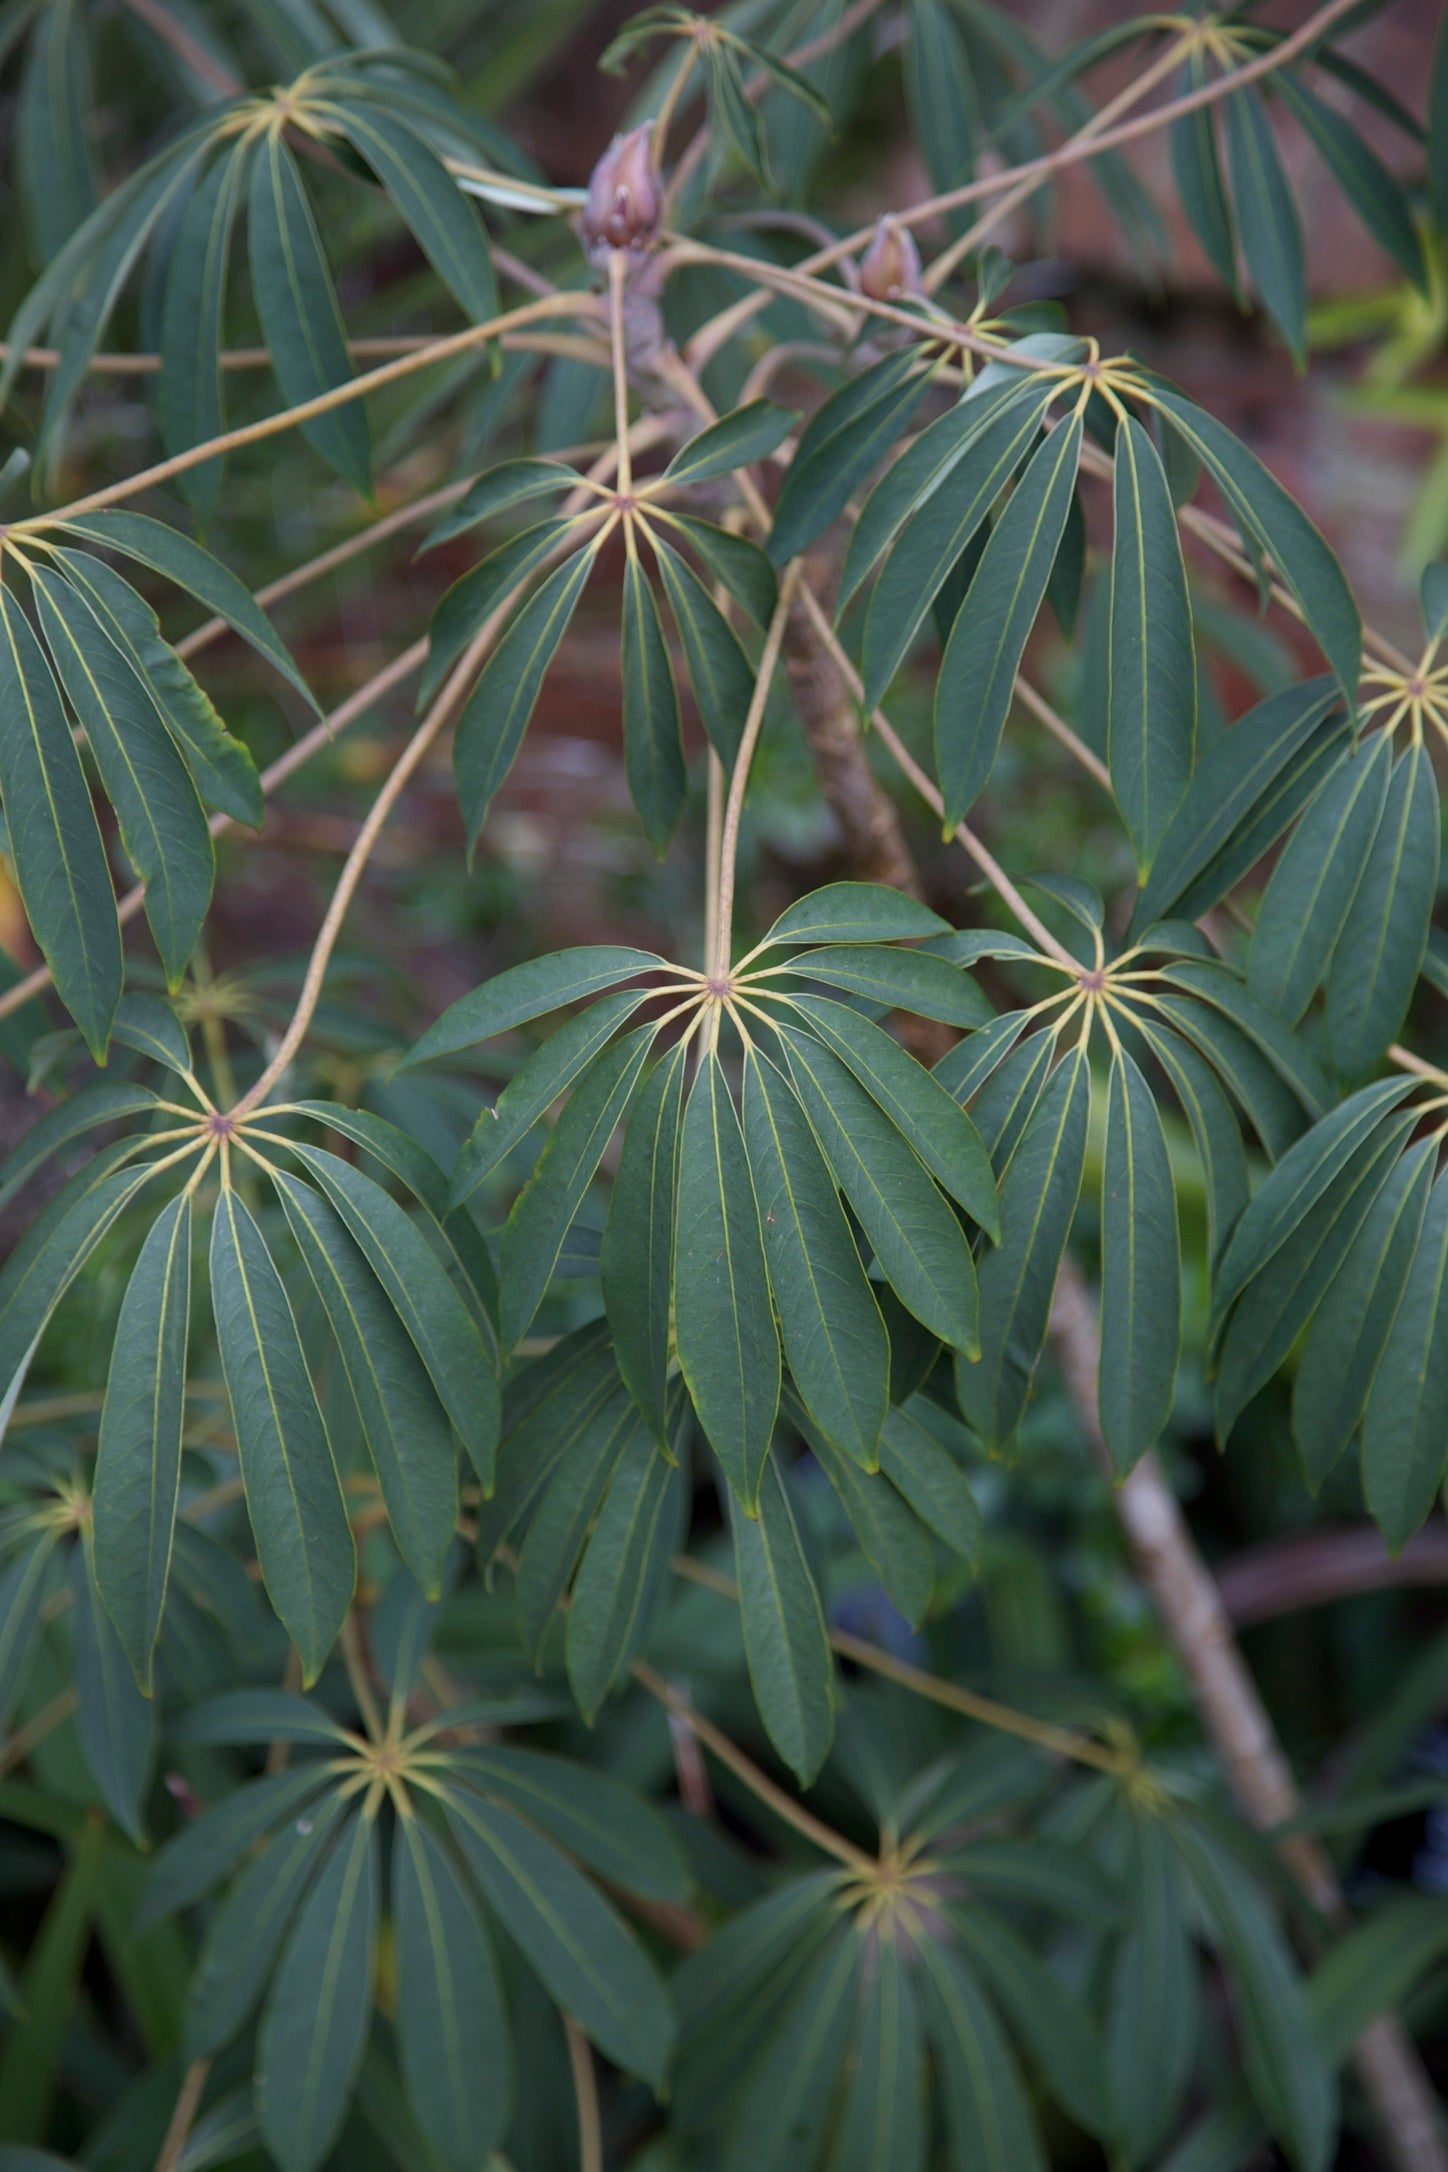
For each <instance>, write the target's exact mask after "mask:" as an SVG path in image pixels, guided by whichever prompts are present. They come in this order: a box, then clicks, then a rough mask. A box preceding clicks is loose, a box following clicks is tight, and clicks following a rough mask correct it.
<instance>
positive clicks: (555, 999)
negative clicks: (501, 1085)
mask: <svg viewBox="0 0 1448 2172" xmlns="http://www.w3.org/2000/svg"><path fill="white" fill-rule="evenodd" d="M663 962H664V961H663V959H662V958H661V957H659V956H658V954H657V953H656V952H655V951H652V950H629V949H627V948H624V947H623V946H621V945H617V944H614V945H607V944H586V945H584V946H582V947H580V948H579V949H576V950H555V951H553V952H552V953H551V954H550V955H549V956H548V957H546V958H528V959H526V960H525V961H524V963H523V964H522V965H514V966H510V967H509V968H508V970H507V972H506V973H498V974H496V975H495V976H494V978H493V979H492V980H488V981H484V983H483V985H482V987H481V988H474V989H472V990H471V991H470V992H469V993H468V994H467V995H465V996H459V997H458V1000H457V1002H456V1003H450V1004H449V1005H448V1007H447V1009H446V1010H445V1011H444V1012H443V1014H442V1016H441V1017H440V1018H437V1019H434V1021H433V1023H432V1024H431V1025H430V1026H429V1027H428V1029H427V1031H426V1033H424V1034H423V1036H422V1038H421V1040H419V1041H416V1042H414V1044H413V1046H412V1047H411V1048H410V1049H409V1050H408V1052H407V1054H406V1056H405V1057H404V1058H403V1068H408V1067H410V1066H411V1065H413V1064H415V1063H430V1062H431V1061H432V1060H433V1059H434V1058H435V1057H437V1056H450V1055H453V1054H454V1053H455V1052H456V1051H457V1050H458V1049H460V1048H471V1047H472V1046H473V1044H474V1043H475V1042H477V1041H489V1040H491V1039H492V1038H493V1036H494V1035H495V1034H499V1033H506V1032H507V1031H508V1030H509V1028H510V1027H512V1026H523V1025H527V1024H528V1022H529V1021H530V1020H531V1019H534V1018H542V1017H544V1016H546V1014H547V1013H548V1012H549V1011H556V1010H561V1009H562V1007H563V1005H564V1004H565V1003H581V1002H582V1001H583V1000H584V998H585V997H587V996H596V995H601V994H602V993H603V992H604V990H605V989H607V988H615V987H617V985H618V983H619V982H620V981H621V980H635V979H637V977H638V975H639V974H640V973H647V972H650V971H652V970H653V968H654V967H656V966H661V965H662V964H663Z"/></svg>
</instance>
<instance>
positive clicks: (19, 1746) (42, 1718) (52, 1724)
mask: <svg viewBox="0 0 1448 2172" xmlns="http://www.w3.org/2000/svg"><path fill="white" fill-rule="evenodd" d="M79 1703H80V1699H79V1698H78V1697H77V1695H76V1693H75V1691H74V1690H73V1689H63V1690H62V1691H61V1692H60V1695H59V1696H58V1697H52V1698H51V1700H50V1702H49V1704H43V1705H42V1706H41V1708H40V1710H39V1711H38V1712H37V1713H36V1714H35V1717H34V1718H33V1719H29V1720H27V1721H26V1723H25V1725H24V1726H23V1727H17V1728H16V1730H15V1732H14V1734H13V1735H10V1736H8V1737H7V1738H6V1740H5V1741H4V1742H0V1774H4V1773H7V1772H13V1771H14V1770H15V1767H16V1766H17V1765H23V1764H24V1762H25V1760H26V1758H27V1757H28V1756H29V1755H30V1753H31V1751H32V1750H33V1749H35V1748H36V1747H37V1745H38V1744H40V1743H42V1742H43V1741H44V1740H45V1738H46V1736H47V1735H51V1734H54V1732H55V1730H56V1728H57V1727H60V1726H63V1725H64V1723H65V1722H66V1720H68V1719H69V1718H70V1715H71V1713H72V1712H74V1711H75V1709H76V1707H77V1706H78V1704H79Z"/></svg>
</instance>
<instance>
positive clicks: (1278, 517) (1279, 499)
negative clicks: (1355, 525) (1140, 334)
mask: <svg viewBox="0 0 1448 2172" xmlns="http://www.w3.org/2000/svg"><path fill="white" fill-rule="evenodd" d="M1152 398H1153V401H1154V403H1155V404H1156V405H1157V406H1158V407H1159V408H1160V409H1161V410H1162V412H1163V413H1164V414H1165V415H1166V417H1167V420H1168V421H1169V422H1170V423H1171V424H1172V426H1173V428H1174V429H1175V430H1177V431H1178V432H1179V433H1180V435H1181V436H1182V437H1184V438H1185V439H1186V442H1187V444H1188V445H1189V446H1190V447H1191V449H1192V451H1193V452H1194V453H1195V454H1196V455H1197V457H1198V459H1199V460H1201V461H1202V462H1204V464H1205V465H1206V466H1207V467H1208V468H1209V469H1210V470H1211V473H1212V475H1213V476H1214V477H1215V479H1216V481H1217V483H1218V485H1219V487H1220V489H1221V492H1222V496H1223V497H1224V498H1225V499H1226V501H1227V504H1228V505H1229V507H1230V508H1231V511H1232V516H1233V518H1234V519H1235V520H1236V521H1237V522H1238V523H1239V525H1240V526H1241V527H1242V529H1243V531H1244V532H1245V533H1246V534H1247V535H1248V536H1250V537H1252V538H1253V539H1254V540H1255V541H1256V543H1257V544H1258V545H1259V546H1260V548H1261V549H1262V550H1264V551H1265V552H1267V554H1268V556H1269V557H1270V558H1271V560H1272V562H1273V564H1274V565H1275V567H1276V569H1277V571H1278V573H1279V574H1280V576H1281V578H1282V580H1283V581H1284V582H1285V584H1286V586H1287V587H1288V589H1289V590H1290V591H1291V593H1292V594H1293V595H1294V596H1295V597H1296V599H1297V601H1298V603H1299V604H1300V606H1301V608H1302V614H1303V617H1304V618H1305V619H1306V621H1307V624H1308V627H1309V629H1310V631H1311V633H1312V636H1313V638H1314V640H1315V641H1316V642H1317V644H1318V646H1319V647H1320V648H1321V650H1322V652H1323V654H1324V656H1325V657H1326V658H1327V660H1328V662H1329V664H1331V666H1332V669H1333V673H1334V675H1335V677H1336V679H1337V682H1338V685H1339V686H1340V687H1341V689H1342V693H1343V697H1344V699H1345V700H1346V701H1347V702H1348V703H1349V704H1351V703H1352V702H1354V701H1355V700H1356V699H1357V682H1358V671H1359V668H1360V665H1361V662H1362V620H1361V619H1360V617H1359V615H1358V608H1357V605H1356V604H1355V603H1354V601H1353V598H1352V593H1351V591H1350V589H1349V588H1348V585H1347V582H1346V580H1345V579H1344V578H1343V571H1342V567H1341V566H1340V565H1339V564H1338V562H1337V560H1336V558H1335V557H1334V556H1333V554H1332V552H1331V551H1330V550H1329V549H1328V547H1327V545H1326V544H1325V543H1324V542H1323V540H1322V537H1321V536H1320V535H1319V534H1318V532H1317V530H1316V529H1315V528H1314V527H1313V525H1312V523H1311V521H1310V520H1309V519H1308V518H1307V516H1306V514H1305V513H1304V512H1303V510H1302V508H1301V506H1300V505H1298V503H1297V502H1296V500H1295V499H1294V498H1291V497H1289V496H1288V494H1287V492H1286V491H1285V490H1284V489H1283V488H1282V485H1281V484H1280V483H1279V482H1278V481H1277V479H1276V477H1275V476H1273V475H1271V474H1269V473H1268V471H1267V469H1266V468H1265V467H1263V465H1262V463H1261V461H1260V460H1259V459H1258V458H1257V456H1256V454H1255V453H1252V452H1249V451H1248V450H1247V447H1246V446H1245V445H1243V444H1242V443H1241V441H1240V440H1239V439H1237V438H1235V437H1233V435H1232V433H1231V431H1230V430H1228V429H1226V428H1224V427H1223V425H1222V424H1221V423H1220V422H1218V421H1217V419H1216V417H1215V416H1213V415H1209V414H1207V413H1206V412H1205V411H1204V410H1203V409H1202V408H1200V407H1197V406H1196V405H1195V404H1194V403H1193V402H1192V401H1190V400H1187V399H1183V398H1182V396H1181V394H1180V393H1175V392H1171V391H1168V390H1166V389H1165V388H1158V389H1157V390H1156V391H1154V392H1153V395H1152Z"/></svg>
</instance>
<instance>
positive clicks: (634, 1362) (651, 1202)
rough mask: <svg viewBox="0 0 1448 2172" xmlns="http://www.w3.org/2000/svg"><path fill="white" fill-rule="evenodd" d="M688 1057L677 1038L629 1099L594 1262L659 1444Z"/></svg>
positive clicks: (627, 1371)
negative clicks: (600, 1246) (597, 1257)
mask: <svg viewBox="0 0 1448 2172" xmlns="http://www.w3.org/2000/svg"><path fill="white" fill-rule="evenodd" d="M687 1055H688V1050H687V1048H686V1047H685V1045H684V1044H683V1043H682V1042H679V1043H677V1044H676V1045H675V1046H674V1047H673V1048H671V1049H670V1050H669V1052H668V1054H667V1055H666V1056H664V1057H663V1058H662V1060H661V1061H660V1062H659V1063H658V1064H657V1066H656V1067H655V1069H654V1070H653V1071H652V1072H651V1073H650V1075H649V1078H648V1080H647V1082H646V1083H645V1085H644V1086H643V1088H642V1089H641V1091H640V1093H639V1097H638V1099H637V1101H636V1102H635V1103H634V1107H633V1111H632V1113H631V1115H630V1117H629V1125H628V1132H627V1135H626V1137H625V1139H624V1143H623V1152H622V1153H621V1154H620V1156H619V1163H618V1174H617V1176H616V1177H615V1178H614V1185H613V1196H612V1199H611V1200H610V1202H609V1209H608V1223H607V1226H606V1228H605V1230H604V1235H603V1249H602V1253H601V1256H600V1260H599V1271H600V1274H601V1277H602V1281H603V1302H604V1306H605V1309H606V1310H607V1313H608V1324H609V1327H610V1329H611V1331H612V1334H613V1347H614V1355H615V1357H616V1358H617V1360H618V1369H619V1372H620V1373H621V1374H622V1376H623V1380H624V1384H625V1386H626V1387H627V1388H628V1391H629V1393H630V1395H631V1396H632V1397H633V1399H634V1401H635V1403H636V1404H637V1405H638V1407H639V1409H640V1410H641V1411H642V1412H643V1414H644V1417H645V1418H646V1419H647V1420H648V1424H649V1428H650V1431H651V1432H652V1434H653V1437H654V1439H655V1440H656V1441H657V1442H659V1443H660V1445H663V1444H665V1443H666V1441H667V1438H668V1431H667V1424H666V1418H667V1408H668V1397H667V1381H668V1369H669V1326H670V1308H671V1304H672V1299H673V1287H674V1228H675V1208H676V1202H677V1198H678V1188H679V1115H680V1110H681V1108H682V1106H683V1094H684V1065H685V1062H686V1059H687Z"/></svg>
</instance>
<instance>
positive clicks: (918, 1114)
mask: <svg viewBox="0 0 1448 2172" xmlns="http://www.w3.org/2000/svg"><path fill="white" fill-rule="evenodd" d="M793 1007H794V1009H795V1010H796V1011H798V1013H799V1014H800V1016H801V1017H802V1018H803V1019H804V1021H805V1023H806V1025H807V1026H808V1029H809V1031H810V1032H811V1033H812V1034H814V1036H815V1037H816V1039H818V1040H821V1041H823V1042H824V1043H825V1045H826V1046H827V1047H828V1048H830V1049H832V1050H833V1051H834V1053H835V1055H837V1056H838V1057H839V1058H840V1059H841V1061H842V1062H843V1063H844V1064H845V1065H846V1066H847V1067H848V1068H849V1069H850V1070H851V1071H852V1072H853V1073H854V1075H855V1077H856V1078H857V1079H858V1080H859V1082H860V1084H861V1085H862V1086H863V1087H864V1088H865V1090H866V1092H867V1093H868V1094H869V1095H870V1097H871V1099H872V1100H874V1101H876V1102H878V1103H879V1105H880V1107H881V1108H882V1109H883V1110H884V1112H885V1114H886V1115H887V1116H888V1117H889V1119H890V1121H891V1123H892V1124H893V1126H894V1127H895V1129H896V1131H898V1132H899V1134H900V1136H901V1137H902V1138H903V1139H905V1140H907V1141H908V1143H909V1145H910V1146H911V1148H912V1149H913V1151H914V1152H915V1153H916V1154H917V1155H918V1156H919V1158H920V1160H921V1161H922V1162H923V1163H924V1164H925V1167H926V1168H927V1169H928V1170H929V1171H930V1174H931V1175H932V1176H933V1177H934V1179H935V1181H936V1183H937V1184H938V1185H939V1186H940V1187H941V1189H942V1190H943V1191H945V1192H948V1193H949V1195H950V1197H951V1198H952V1199H955V1200H958V1201H959V1203H960V1205H961V1206H962V1207H964V1209H965V1211H966V1213H967V1214H968V1215H969V1216H970V1217H971V1219H972V1221H975V1222H978V1223H979V1224H980V1226H981V1228H982V1229H983V1230H984V1231H985V1232H986V1234H987V1236H989V1237H991V1238H992V1239H994V1238H995V1237H997V1236H998V1235H999V1233H1000V1210H999V1206H998V1204H997V1200H996V1187H995V1177H994V1175H993V1173H992V1170H991V1165H990V1157H989V1155H988V1154H987V1152H986V1150H985V1144H984V1141H983V1140H982V1139H981V1137H980V1134H979V1132H978V1131H977V1130H976V1127H975V1123H974V1121H973V1119H972V1118H971V1117H970V1116H968V1115H967V1114H966V1112H965V1110H964V1109H963V1108H962V1107H961V1106H960V1104H959V1102H958V1101H956V1100H954V1099H953V1097H952V1096H951V1095H950V1094H948V1093H947V1092H946V1090H945V1088H944V1087H943V1086H942V1085H941V1084H940V1082H939V1080H938V1079H936V1078H935V1077H934V1076H933V1075H932V1074H931V1073H930V1072H929V1071H927V1070H925V1069H924V1067H923V1066H922V1065H921V1064H918V1063H917V1062H916V1061H915V1059H914V1057H913V1056H911V1055H908V1054H907V1053H906V1051H905V1050H904V1049H903V1048H901V1046H900V1044H899V1042H898V1041H896V1040H893V1039H892V1038H891V1036H890V1035H889V1034H888V1033H886V1032H884V1031H883V1030H882V1029H881V1028H880V1027H879V1026H875V1025H872V1024H871V1022H870V1020H869V1019H868V1018H862V1017H861V1016H860V1014H859V1012H858V1011H852V1010H850V1009H849V1008H848V1007H847V1005H845V1004H843V1003H832V1002H831V1001H830V1000H829V999H828V997H824V996H801V997H798V998H796V999H794V1003H793Z"/></svg>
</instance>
